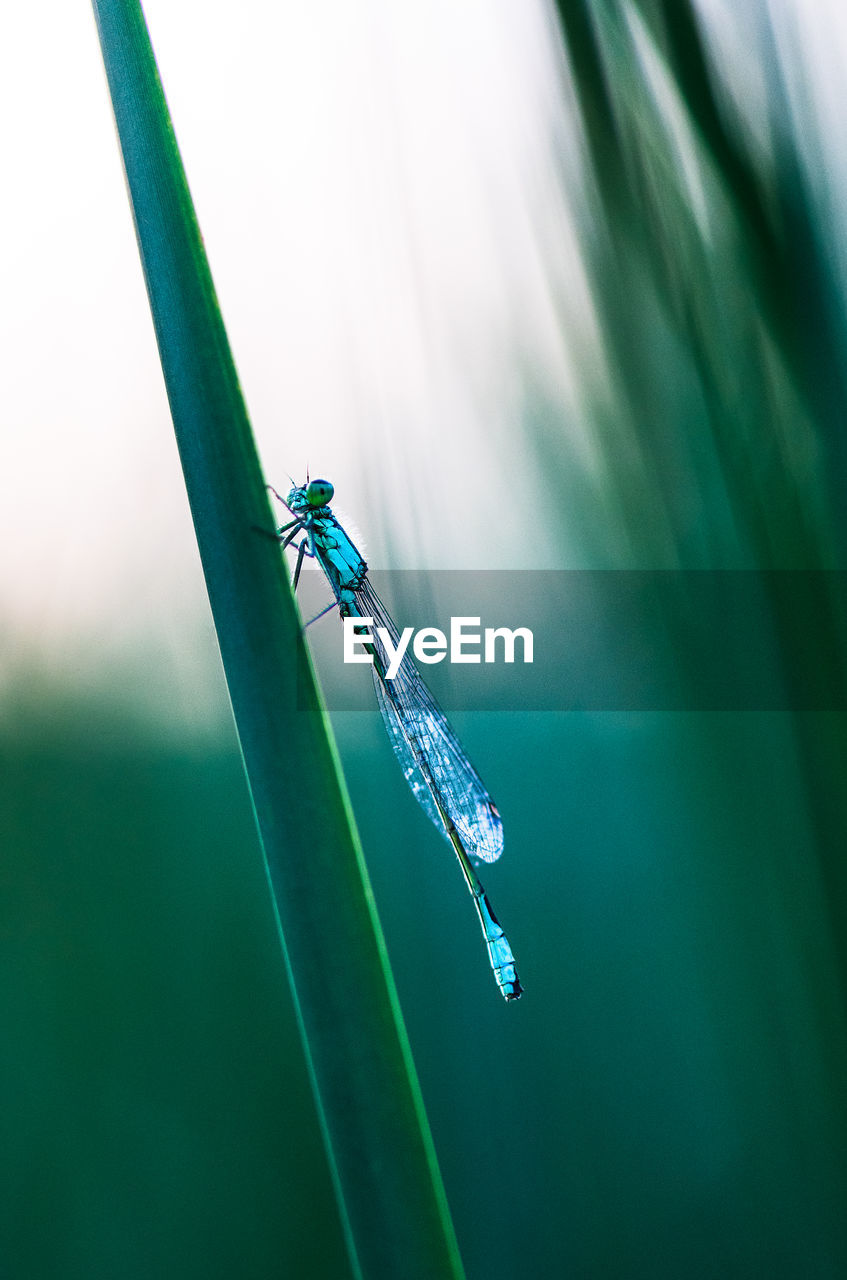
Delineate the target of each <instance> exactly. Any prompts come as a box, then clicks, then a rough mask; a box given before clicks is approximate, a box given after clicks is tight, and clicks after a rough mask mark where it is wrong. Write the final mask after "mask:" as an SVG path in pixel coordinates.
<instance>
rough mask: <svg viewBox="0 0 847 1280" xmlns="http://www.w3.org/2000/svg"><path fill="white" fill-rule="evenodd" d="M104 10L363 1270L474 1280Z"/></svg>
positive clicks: (253, 773) (183, 209)
mask: <svg viewBox="0 0 847 1280" xmlns="http://www.w3.org/2000/svg"><path fill="white" fill-rule="evenodd" d="M93 3H94V12H95V17H96V20H97V25H98V31H99V35H100V43H101V47H102V51H103V59H104V62H105V66H106V74H107V77H108V81H109V89H110V92H111V97H112V105H113V108H114V113H115V121H116V124H117V129H118V136H119V140H120V145H121V151H122V154H123V163H124V169H125V171H126V177H127V183H128V187H129V194H130V202H131V205H132V212H133V217H134V220H135V229H136V234H137V237H138V244H139V250H140V253H141V262H142V266H143V269H144V275H145V279H146V282H147V291H148V294H149V298H150V308H151V311H152V314H153V322H154V325H155V329H156V337H157V340H158V344H159V352H160V356H161V361H162V369H163V371H164V376H165V384H166V387H167V392H168V398H169V401H170V406H171V413H172V416H173V422H174V429H175V431H176V437H177V443H178V446H179V451H180V457H181V459H182V466H183V471H184V474H185V483H186V488H187V491H188V498H189V502H190V505H191V511H192V515H193V518H194V524H195V528H196V531H197V541H198V545H199V548H200V556H201V559H202V562H203V570H204V573H205V576H206V583H207V586H208V591H209V600H210V602H211V607H212V613H213V616H214V620H215V626H216V628H217V634H218V641H219V644H220V650H221V656H222V659H223V665H224V670H225V672H226V679H227V683H228V686H229V693H230V699H231V702H232V708H233V714H234V717H235V722H236V726H237V729H238V735H239V739H240V743H241V750H242V753H243V757H244V765H245V769H246V772H247V778H248V781H249V785H250V790H251V793H252V797H253V804H254V807H255V812H256V819H257V823H258V827H259V833H260V836H261V840H262V844H263V846H264V851H265V856H266V860H267V867H268V876H269V880H270V884H271V887H272V892H273V895H274V900H275V903H276V908H277V913H278V918H279V922H280V929H281V934H282V938H283V949H284V952H285V955H286V960H287V964H288V969H289V975H290V978H291V985H292V988H293V991H294V998H295V1003H296V1007H297V1010H298V1015H299V1020H300V1026H301V1030H302V1034H303V1041H304V1046H305V1051H306V1057H307V1061H308V1064H309V1068H310V1072H311V1077H312V1082H313V1085H314V1089H315V1096H316V1099H317V1105H318V1111H319V1114H320V1117H321V1121H322V1125H323V1131H324V1135H325V1139H326V1143H327V1150H328V1153H329V1160H330V1166H331V1169H332V1172H333V1175H334V1180H335V1186H336V1190H337V1193H338V1199H339V1205H340V1208H341V1217H342V1222H343V1224H344V1228H345V1231H346V1236H347V1240H348V1245H349V1248H350V1256H351V1259H352V1265H353V1270H354V1272H356V1273H357V1274H364V1275H365V1276H367V1277H368V1278H369V1280H371V1278H373V1277H383V1276H384V1277H392V1280H393V1278H394V1277H397V1276H401V1275H402V1276H403V1277H404V1278H405V1280H412V1278H413V1277H420V1278H421V1280H424V1278H425V1280H433V1278H436V1277H437V1278H439V1280H440V1277H461V1275H462V1265H461V1260H460V1258H459V1253H458V1249H457V1245H456V1240H455V1236H454V1233H453V1227H452V1223H451V1220H450V1215H449V1210H448V1207H447V1203H446V1199H445V1196H444V1190H443V1186H442V1183H441V1178H440V1174H439V1171H438V1167H437V1164H436V1160H435V1154H434V1150H433V1146H432V1140H431V1137H430V1133H429V1128H428V1125H427V1121H426V1115H425V1113H424V1109H423V1103H422V1100H421V1096H420V1091H419V1088H418V1083H417V1079H416V1076H415V1071H414V1065H413V1063H412V1058H411V1054H410V1050H409V1045H408V1041H407V1038H406V1033H405V1030H404V1027H403V1023H402V1018H401V1015H400V1010H399V1007H398V1003H397V997H396V992H395V989H394V984H393V980H392V977H391V973H390V969H389V966H388V960H387V956H386V952H385V945H384V941H383V937H382V932H381V930H380V926H379V921H378V919H377V915H376V910H375V907H374V903H373V897H372V893H371V889H370V885H369V883H368V877H367V871H366V868H365V865H364V861H363V858H362V852H361V848H360V845H359V841H358V837H357V835H356V832H355V827H354V824H353V819H352V815H351V812H350V808H349V802H348V799H347V795H346V791H345V788H344V784H343V780H342V778H341V774H340V770H339V765H338V759H337V756H336V753H335V749H334V745H333V742H332V739H331V736H330V732H329V726H328V722H327V718H326V715H325V712H324V709H323V704H322V702H321V698H320V694H319V692H318V690H317V686H316V683H315V679H314V673H313V671H312V667H311V663H310V661H309V657H308V653H307V651H306V649H305V646H304V644H303V639H302V634H301V631H300V622H299V618H298V615H297V611H296V608H295V605H294V601H293V597H292V594H291V590H290V587H289V585H288V579H287V575H286V573H285V566H284V563H283V560H282V557H281V555H280V553H279V550H278V548H277V547H276V546H275V545H274V544H273V543H272V542H271V541H270V539H268V538H262V537H259V536H257V534H256V533H255V532H254V526H264V527H267V528H268V529H270V528H272V527H273V520H272V516H271V512H270V508H269V506H268V500H267V495H266V493H265V489H264V483H263V477H262V474H261V470H260V467H259V463H258V459H257V456H256V451H255V446H254V442H253V437H252V432H251V429H250V424H249V421H248V418H247V413H246V409H245V406H244V402H243V399H242V396H241V391H240V388H239V385H238V378H237V375H236V372H235V366H234V364H233V360H232V354H231V352H230V349H229V343H228V341H227V337H226V332H225V329H224V325H223V321H222V319H221V315H220V311H219V309H218V304H217V299H216V297H215V292H214V287H213V284H212V279H211V275H210V272H209V266H208V262H207V260H206V255H205V253H204V250H203V245H202V240H201V237H200V232H199V229H198V226H197V220H196V217H195V214H194V208H193V205H192V202H191V196H190V194H189V191H188V185H187V182H186V179H185V173H184V170H183V168H182V163H181V160H180V157H179V152H178V149H177V145H176V140H175V138H174V133H173V128H172V126H171V121H170V116H169V114H168V109H167V105H166V103H165V98H164V94H163V92H162V86H161V83H160V81H159V76H158V72H157V70H156V65H155V61H154V58H153V53H152V49H151V47H150V41H149V37H148V34H147V29H146V26H145V22H144V17H143V14H142V12H141V8H140V6H139V4H138V3H137V0H93ZM293 1158H296V1157H293ZM315 1217H316V1222H319V1220H320V1215H319V1214H318V1213H316V1215H315Z"/></svg>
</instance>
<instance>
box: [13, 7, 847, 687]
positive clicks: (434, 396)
mask: <svg viewBox="0 0 847 1280" xmlns="http://www.w3.org/2000/svg"><path fill="white" fill-rule="evenodd" d="M760 2H761V3H762V4H764V3H765V0H760ZM703 7H704V10H705V11H706V12H707V13H708V14H709V15H710V17H712V18H713V19H714V21H715V29H716V33H717V35H719V36H720V40H719V41H718V47H719V48H720V49H721V51H722V55H723V56H724V57H725V58H726V65H727V66H728V67H732V65H733V59H736V58H737V60H738V83H739V84H740V85H745V83H746V84H747V85H749V88H750V93H751V97H750V103H751V108H752V119H753V121H754V124H753V127H754V128H755V127H756V120H757V119H758V117H757V113H756V105H755V104H756V97H755V94H754V93H753V90H754V89H755V87H756V83H757V81H756V77H755V76H752V77H751V76H750V65H752V64H753V63H751V60H750V58H749V49H750V44H749V40H748V33H747V32H744V33H742V35H741V36H740V37H739V36H738V35H737V34H736V33H737V32H738V27H737V26H736V21H737V20H736V19H735V18H733V14H732V9H731V8H730V7H729V6H728V5H726V4H725V3H724V0H703ZM771 7H772V8H773V10H774V11H775V13H776V14H777V16H778V18H779V22H780V23H781V24H782V25H781V28H780V29H782V30H784V31H786V32H788V33H789V34H788V35H787V36H786V38H785V41H784V45H785V49H786V52H787V56H788V57H789V58H791V57H794V56H795V55H796V51H797V49H798V48H801V47H802V45H801V42H800V40H799V38H798V35H797V32H799V33H800V35H802V36H803V37H804V38H805V39H807V40H808V48H809V50H810V51H811V56H812V57H813V58H814V66H815V68H816V71H817V74H816V75H815V77H814V78H813V83H814V85H815V87H816V88H815V92H816V94H817V104H818V107H819V110H820V112H821V119H822V128H823V136H824V138H825V139H826V141H827V143H828V145H829V146H830V148H831V154H830V153H827V156H828V159H829V161H831V172H832V174H833V176H834V178H835V179H836V181H835V192H834V194H833V193H832V192H830V198H831V199H833V200H834V201H835V204H836V205H837V206H838V212H839V215H840V217H841V220H842V221H841V225H843V222H844V208H843V186H839V183H840V181H841V179H842V178H843V170H844V159H843V157H844V156H847V146H845V145H844V143H845V139H844V136H843V134H844V130H845V116H844V112H843V109H842V106H841V97H842V95H841V86H842V85H843V80H844V69H845V67H847V35H846V34H845V33H846V32H847V19H846V18H845V16H844V14H843V13H842V11H841V9H840V8H839V7H838V3H837V0H815V3H814V4H804V3H803V0H771ZM145 9H146V12H147V17H148V22H149V26H150V30H151V34H152V38H153V44H154V48H155V50H156V53H157V57H158V61H159V66H160V70H161V72H162V77H163V81H164V84H165V90H166V93H167V95H168V99H169V103H170V106H171V111H172V115H173V118H174V123H175V127H176V132H177V137H178V140H179V142H180V146H181V149H182V154H183V159H184V161H185V164H186V169H187V172H188V178H189V182H190V185H191V188H192V193H193V195H194V200H195V204H196V207H197V211H198V216H199V219H200V225H201V227H202V229H203V233H204V237H205V241H206V246H207V250H208V253H209V257H210V261H211V266H212V272H213V275H214V278H215V282H216V285H217V289H218V294H219V297H220V301H221V305H222V310H223V314H224V318H225V321H226V323H227V327H228V330H229V335H230V340H231V342H232V345H233V349H234V353H235V358H236V363H237V365H238V368H239V372H240V376H241V381H242V386H243V389H244V392H245V396H246V399H247V404H248V408H249V410H250V413H251V416H252V420H253V425H254V430H255V433H256V437H257V441H258V444H259V449H260V452H261V455H262V458H263V462H264V465H265V469H266V473H267V475H268V478H269V479H271V480H272V481H273V482H275V483H276V484H277V486H278V487H283V486H284V485H285V484H286V482H287V481H286V475H287V472H288V471H291V472H292V473H293V474H294V475H295V476H298V477H299V476H300V475H301V474H302V473H303V471H304V469H305V465H306V463H307V462H308V464H309V467H310V469H311V472H312V474H313V475H315V474H319V473H323V474H325V475H327V476H328V477H329V478H330V479H332V480H333V482H334V483H335V486H336V491H337V501H336V503H335V504H334V507H335V509H336V510H337V511H338V513H339V514H340V515H342V516H349V517H350V518H351V523H352V524H353V525H354V527H355V530H356V532H357V533H360V534H361V538H362V542H363V543H364V544H365V546H366V548H367V552H368V556H369V559H370V560H371V562H372V563H373V564H374V565H380V566H382V565H387V564H389V563H390V564H393V565H395V566H402V567H419V566H432V567H444V568H514V567H522V566H528V567H529V566H531V567H549V566H556V565H558V564H562V563H563V561H562V559H561V556H562V552H561V549H560V548H558V547H557V546H556V545H555V543H554V542H553V541H551V540H545V534H544V525H543V522H541V523H540V524H539V526H538V530H539V531H538V532H537V533H533V534H532V536H528V523H527V519H526V507H527V499H528V498H530V499H533V500H537V499H539V498H540V499H541V501H542V502H543V487H540V484H539V478H538V477H537V475H536V472H535V470H534V464H533V460H532V458H531V457H530V456H527V452H526V450H525V449H524V447H523V445H522V427H521V415H522V412H523V411H524V409H525V404H526V393H527V387H529V386H531V387H533V388H535V389H538V390H540V391H541V392H542V393H543V394H544V395H545V396H547V397H549V398H550V400H551V401H552V402H554V403H557V404H560V405H561V413H562V430H563V433H567V437H568V441H569V443H568V447H569V448H570V449H572V451H573V457H574V462H575V464H576V463H577V460H579V459H583V460H586V461H587V460H588V458H589V452H590V445H589V442H588V441H587V440H586V438H585V437H584V436H582V435H580V432H579V429H578V427H577V425H576V424H577V423H578V422H579V381H578V379H579V373H580V371H584V369H585V367H586V363H588V364H589V365H590V364H591V362H592V360H593V358H594V357H593V347H592V343H593V335H592V322H591V310H590V305H589V302H588V298H587V295H586V289H585V283H584V279H583V276H582V271H581V267H580V262H579V255H578V250H577V246H576V243H575V239H574V235H573V231H572V225H571V220H570V216H569V209H568V203H567V198H566V196H565V194H564V187H565V182H564V181H563V180H564V179H567V180H568V188H569V195H568V198H570V199H572V200H578V198H579V185H578V184H579V178H578V162H577V159H576V149H575V146H574V142H573V136H572V133H571V132H570V126H569V123H568V117H569V112H568V110H567V104H566V103H565V101H564V97H563V95H564V93H565V92H566V90H565V87H564V82H563V77H562V75H561V68H560V66H559V64H558V61H557V51H556V49H555V47H554V46H553V44H552V42H551V40H550V29H549V25H548V21H547V18H546V14H545V9H544V4H543V0H524V2H523V3H521V4H519V5H516V4H514V3H513V0H461V3H459V4H456V3H455V0H452V2H450V3H448V0H427V3H410V2H409V0H362V2H361V3H360V4H357V5H355V6H352V5H350V4H349V3H345V2H342V0H326V2H325V3H324V4H323V5H321V6H312V5H302V4H293V3H282V4H279V5H272V6H269V5H267V4H264V3H260V0H240V3H239V4H238V5H233V4H232V3H231V0H228V2H227V3H226V4H224V3H223V2H222V0H205V2H204V3H200V2H199V0H148V3H147V4H146V6H145ZM792 24H794V26H795V27H796V32H795V34H794V36H793V37H792V35H791V34H790V32H791V26H792ZM4 34H5V41H4V45H5V53H6V57H5V59H4V63H5V65H4V73H3V76H2V77H0V110H2V119H3V121H4V148H3V154H4V160H5V176H6V182H5V184H4V185H5V194H4V199H3V202H2V205H0V222H2V236H0V296H1V297H2V305H0V324H2V340H3V341H2V349H3V353H4V360H3V397H2V402H1V407H0V436H2V450H3V466H2V468H1V469H0V538H2V544H3V548H4V552H3V555H2V557H0V609H2V615H0V616H2V620H3V628H2V635H0V664H2V671H0V675H3V674H4V675H5V680H6V683H7V684H8V682H9V680H10V679H12V678H13V677H14V673H15V672H16V671H17V670H19V669H20V666H21V664H22V663H23V664H25V665H29V666H32V667H38V666H39V665H47V666H48V667H50V668H53V669H54V670H55V671H56V672H57V674H58V673H61V672H64V673H66V674H67V675H69V676H70V677H71V679H76V680H79V681H86V680H96V679H97V678H99V676H100V675H102V674H104V673H105V672H106V671H108V669H109V668H110V666H111V665H112V664H117V666H119V665H120V661H121V655H122V654H125V653H126V652H128V651H129V649H130V648H131V647H132V646H133V644H134V643H135V642H136V641H137V640H141V641H143V643H144V644H145V645H146V646H147V648H148V650H149V651H150V652H151V653H153V652H154V653H155V654H156V660H157V662H158V663H159V665H160V669H161V670H165V669H166V668H168V664H170V665H171V667H172V669H173V673H174V674H173V690H174V691H176V690H177V689H178V688H184V689H188V688H189V686H190V684H191V672H192V670H193V668H194V667H197V665H198V664H197V661H196V658H195V656H194V655H193V654H192V651H191V647H190V645H187V641H186V637H188V636H190V635H191V634H193V633H195V632H196V633H197V634H198V635H200V634H202V635H204V636H205V630H204V629H206V630H208V627H209V623H208V612H207V608H206V605H205V600H204V592H203V586H202V580H201V576H200V572H199V565H198V559H197V553H196V548H195V546H194V541H193V532H192V529H191V525H190V519H189V516H188V511H187V504H186V499H185V494H184V490H183V488H182V480H181V474H180V471H179V466H178V461H177V457H176V447H175V444H174V441H173V436H172V431H171V427H170V422H169V417H168V412H167V404H166V400H165V395H164V389H163V385H162V378H161V372H160V369H159V364H158V358H157V353H156V349H155V343H154V338H153V331H152V324H151V321H150V317H149V312H148V309H147V301H146V296H145V293H144V288H143V283H142V276H141V270H140V266H139V262H138V256H137V251H136V247H135V241H134V236H133V233H132V228H131V222H130V215H129V210H128V204H127V198H126V194H125V190H124V185H123V175H122V172H121V169H120V164H119V159H118V150H117V144H116V140H115V137H114V132H113V125H112V119H111V112H110V107H109V102H108V96H107V92H106V87H105V79H104V76H103V71H102V65H101V61H100V53H99V46H98V43H97V39H96V34H95V29H94V23H93V18H92V16H91V13H90V10H89V8H88V5H87V4H86V3H80V4H77V5H69V4H67V2H66V0H45V3H44V4H42V5H40V6H37V7H33V6H24V5H18V6H15V7H14V8H13V9H12V10H11V11H10V12H9V13H8V14H7V15H6V16H5V24H4ZM745 59H746V61H747V63H748V65H747V66H746V68H745ZM754 61H755V60H753V62H754ZM745 76H746V77H747V78H746V80H745ZM760 87H761V86H760ZM826 159H827V157H825V161H826ZM557 165H558V169H557V167H556V166H557ZM839 192H840V195H839ZM839 201H840V203H839ZM563 303H564V304H565V306H566V309H567V310H566V314H563ZM595 372H596V370H595ZM469 492H470V493H471V494H472V495H473V497H472V499H471V502H472V506H471V507H470V508H469V506H468V496H467V495H468V493H469ZM200 666H202V663H201V664H200ZM199 674H200V673H199V672H198V678H199ZM0 688H2V679H0ZM171 696H175V694H174V692H173V691H172V695H171ZM185 697H186V698H187V700H188V702H190V701H191V695H190V694H188V693H186V695H185Z"/></svg>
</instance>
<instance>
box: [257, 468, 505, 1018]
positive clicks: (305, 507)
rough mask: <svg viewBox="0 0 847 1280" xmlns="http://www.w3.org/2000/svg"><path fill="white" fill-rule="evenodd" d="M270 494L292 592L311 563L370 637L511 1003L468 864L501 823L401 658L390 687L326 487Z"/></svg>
mask: <svg viewBox="0 0 847 1280" xmlns="http://www.w3.org/2000/svg"><path fill="white" fill-rule="evenodd" d="M269 487H270V486H269ZM271 492H272V493H273V494H274V496H275V497H276V498H278V499H279V501H280V502H281V503H282V504H283V506H284V507H286V508H287V509H288V511H290V513H291V515H292V516H293V519H291V520H289V521H288V522H287V523H286V524H283V525H281V526H280V528H279V529H277V531H276V536H277V538H278V539H279V541H280V542H281V543H282V546H283V548H285V547H287V546H289V545H293V544H294V543H295V540H296V539H297V538H298V537H299V536H300V535H301V534H302V535H303V536H302V539H301V541H300V542H299V543H298V544H297V563H296V566H295V569H294V589H295V590H296V589H297V583H298V581H299V579H300V570H301V569H302V567H303V558H304V557H305V556H310V557H313V558H314V559H315V560H317V562H318V564H319V565H320V567H321V569H323V571H324V574H325V575H326V578H327V581H328V582H329V585H330V587H331V588H332V593H333V595H334V596H335V602H334V603H335V604H337V605H338V609H339V612H340V613H341V616H342V618H362V619H363V622H362V626H361V628H359V627H356V631H357V632H359V631H361V632H362V634H364V635H367V636H368V639H367V640H363V641H361V643H362V644H364V646H365V648H366V650H367V651H368V652H369V653H370V654H371V656H372V658H373V679H374V688H375V690H376V699H377V703H378V704H379V709H380V711H381V713H382V719H383V721H384V723H385V728H386V730H387V732H388V737H389V739H390V741H391V745H392V747H393V749H394V754H395V755H396V757H397V759H398V761H399V762H400V766H401V768H402V770H403V773H404V774H405V777H406V781H407V782H408V784H409V786H410V787H411V789H412V792H413V794H414V795H415V797H416V799H417V800H418V801H419V803H420V804H421V806H422V808H423V809H424V811H425V812H426V814H427V815H428V817H429V818H430V819H431V820H432V822H433V823H434V824H435V826H436V828H437V829H438V830H439V831H440V832H441V834H442V835H443V836H444V837H445V839H446V840H448V841H449V842H450V844H451V845H452V846H453V849H454V850H455V853H456V857H457V858H458V859H459V865H460V867H461V868H462V873H463V875H464V877H465V882H466V884H467V886H468V889H469V890H470V892H471V894H472V896H473V900H474V905H475V907H476V910H477V915H478V916H479V920H480V924H481V925H482V932H483V936H484V938H485V945H486V946H487V948H488V955H489V958H490V960H491V968H492V969H493V970H494V976H495V978H496V979H497V984H498V986H499V987H500V990H501V992H502V993H503V995H504V997H505V998H506V999H507V1000H517V999H518V998H519V996H520V995H521V992H522V988H521V984H520V980H519V979H518V974H517V970H516V968H515V958H514V956H513V955H512V950H511V947H510V946H509V943H508V941H507V940H506V936H505V934H504V933H503V930H502V929H501V928H500V925H499V924H498V922H497V918H496V916H495V915H494V912H493V911H492V909H491V904H490V902H489V901H488V897H487V895H486V893H485V890H484V889H483V887H482V883H481V882H480V879H479V877H478V876H477V874H476V872H475V871H474V868H473V866H472V865H471V863H472V862H479V861H482V862H494V861H496V859H497V858H499V857H500V854H501V853H502V852H503V824H502V822H501V820H500V814H499V813H498V812H497V808H496V806H495V804H494V801H493V800H492V799H491V797H490V795H489V794H488V792H487V791H486V789H485V786H484V785H483V783H482V780H481V778H480V776H479V774H478V773H477V772H476V770H475V769H474V767H473V765H472V764H471V762H470V761H469V760H468V757H467V755H466V754H465V751H464V748H463V747H462V744H461V743H460V742H459V739H458V738H457V737H456V735H455V733H454V732H453V730H452V728H451V727H450V724H449V722H448V720H447V717H446V716H445V715H444V712H443V711H442V710H441V708H440V707H439V706H438V703H437V702H436V701H435V699H434V698H433V696H432V694H431V693H430V692H429V690H428V689H427V687H426V685H425V684H424V682H423V680H422V679H421V676H420V673H419V672H418V669H417V667H416V666H415V664H414V663H413V662H412V660H411V658H410V657H409V655H408V652H407V653H406V654H405V655H404V657H403V659H402V661H401V663H400V666H399V669H398V670H397V674H396V676H395V677H394V678H393V679H390V680H389V679H388V677H387V671H388V669H389V655H388V652H387V649H386V645H385V642H384V640H383V639H382V636H387V637H388V639H389V640H390V643H391V646H392V648H393V649H394V650H395V652H396V651H397V644H398V640H399V636H398V630H397V627H396V626H395V625H394V622H393V621H392V619H391V615H390V614H389V612H388V610H387V609H386V607H385V605H384V604H383V603H382V601H381V600H380V598H379V596H378V595H377V594H376V592H375V591H374V589H373V587H372V586H371V584H370V582H369V580H368V566H367V564H366V563H365V561H364V559H363V557H362V556H361V555H360V553H359V552H358V551H357V550H356V548H355V547H354V545H353V543H352V541H351V540H350V538H348V536H347V534H346V533H345V532H344V530H343V529H342V527H341V525H340V524H339V523H338V521H337V520H336V518H335V516H334V515H333V514H332V511H331V510H330V508H329V503H330V502H331V501H332V497H333V493H334V490H333V487H332V485H331V484H330V483H329V481H328V480H312V481H309V480H308V478H307V480H306V483H305V484H304V485H295V486H294V488H293V489H292V490H291V492H290V493H289V495H288V497H287V498H283V497H282V496H281V495H280V494H278V493H277V491H276V490H275V489H271ZM332 607H333V605H328V606H327V609H325V610H324V611H323V612H324V613H326V612H328V611H329V609H331V608H332ZM320 616H321V615H320V614H319V615H318V617H320ZM313 621H314V619H313ZM380 633H382V635H381V634H380Z"/></svg>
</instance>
